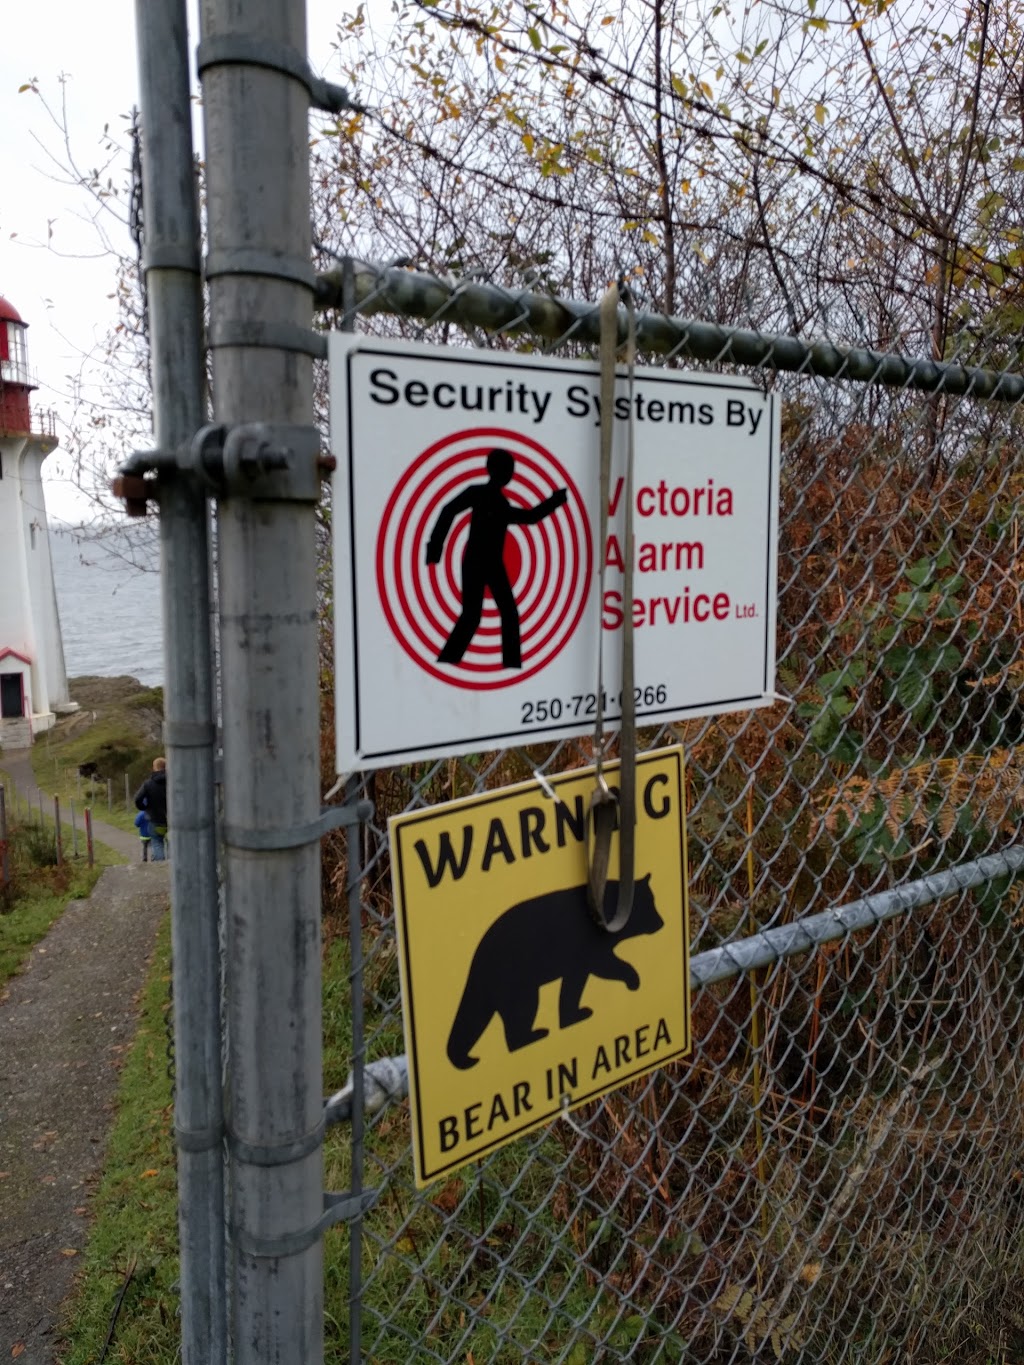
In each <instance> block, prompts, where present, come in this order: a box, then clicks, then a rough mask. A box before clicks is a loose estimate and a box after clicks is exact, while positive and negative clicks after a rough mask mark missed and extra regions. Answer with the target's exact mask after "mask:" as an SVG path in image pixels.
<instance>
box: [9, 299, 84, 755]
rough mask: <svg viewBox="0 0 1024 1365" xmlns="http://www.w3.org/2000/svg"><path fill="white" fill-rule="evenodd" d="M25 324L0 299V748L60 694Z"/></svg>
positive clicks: (51, 435) (22, 734)
mask: <svg viewBox="0 0 1024 1365" xmlns="http://www.w3.org/2000/svg"><path fill="white" fill-rule="evenodd" d="M27 331H28V327H27V324H26V323H25V322H24V321H23V319H22V318H21V316H20V314H19V313H18V311H17V309H16V308H14V307H13V306H12V305H11V304H10V303H8V302H7V300H6V299H5V298H2V297H0V748H7V749H18V748H27V747H28V746H29V745H30V744H31V743H32V739H33V736H34V735H36V734H38V733H39V732H40V731H42V730H48V729H49V728H50V726H51V725H53V724H54V722H55V720H56V718H57V716H58V715H59V714H60V713H61V712H63V711H74V710H77V707H76V706H75V705H74V703H72V701H71V698H70V696H69V694H68V680H67V674H66V672H65V669H64V645H63V642H62V640H61V633H60V618H59V617H58V615H57V594H56V592H55V590H54V585H53V563H52V560H51V558H50V533H49V527H48V525H47V521H46V505H45V503H44V501H43V480H42V470H43V461H44V460H45V459H46V457H47V455H49V454H50V453H51V451H53V450H55V449H56V446H57V438H56V434H55V424H54V419H53V415H52V413H51V414H49V415H47V416H46V417H45V418H43V417H40V416H38V414H33V412H32V409H31V406H30V404H29V394H30V393H31V392H32V390H33V389H35V388H37V387H38V386H37V385H36V384H35V382H34V381H33V377H32V372H31V370H30V369H29V364H28V349H27V346H26V340H25V337H26V332H27Z"/></svg>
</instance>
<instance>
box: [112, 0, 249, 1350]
mask: <svg viewBox="0 0 1024 1365" xmlns="http://www.w3.org/2000/svg"><path fill="white" fill-rule="evenodd" d="M135 9H136V24H137V31H138V40H137V41H138V58H139V77H140V103H141V115H142V132H143V204H144V266H145V270H146V288H147V294H148V303H149V319H150V346H151V371H152V387H153V422H154V436H155V438H156V444H157V447H158V448H159V449H161V450H168V451H170V450H175V449H177V448H179V447H180V446H182V445H183V444H185V443H187V442H189V441H191V439H192V437H193V436H194V435H195V433H196V432H197V431H198V429H199V428H200V426H201V425H202V423H203V420H204V416H205V413H204V404H203V320H202V294H201V282H200V230H199V209H198V197H197V190H196V181H195V164H194V159H193V148H192V113H191V108H192V106H191V92H190V86H189V50H188V49H189V41H188V19H187V14H186V6H185V3H184V0H158V2H157V3H154V0H136V6H135ZM159 502H160V547H161V585H162V589H163V611H164V684H165V686H164V708H165V725H164V740H165V747H166V754H167V769H168V779H169V780H168V807H169V809H168V824H169V826H170V829H171V830H172V831H173V837H174V857H173V858H172V859H171V907H172V908H171V935H172V951H173V961H174V979H173V998H174V1048H175V1099H174V1103H175V1109H174V1119H175V1135H176V1140H177V1144H178V1194H179V1208H178V1222H179V1234H180V1244H181V1300H182V1360H183V1362H184V1365H221V1362H224V1361H226V1360H227V1354H228V1345H227V1307H226V1298H227V1294H226V1286H225V1270H226V1266H225V1257H224V1218H225V1206H224V1167H223V1091H222V1057H221V1033H220V946H219V945H220V941H219V932H218V918H219V899H218V879H217V841H216V806H215V799H214V746H215V741H216V729H215V725H214V710H213V695H214V689H213V663H212V643H211V638H210V618H209V593H210V583H209V537H208V512H207V505H206V497H205V494H204V493H203V491H202V490H201V489H200V488H199V487H197V483H196V479H195V476H194V475H190V474H185V473H181V472H178V471H176V470H170V471H167V470H165V471H164V472H162V473H161V476H160V481H159ZM125 804H126V805H129V804H130V792H129V787H128V777H127V774H126V775H125Z"/></svg>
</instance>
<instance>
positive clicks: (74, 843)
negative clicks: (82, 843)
mask: <svg viewBox="0 0 1024 1365" xmlns="http://www.w3.org/2000/svg"><path fill="white" fill-rule="evenodd" d="M70 805H71V856H72V858H77V857H78V826H77V825H76V824H75V803H74V801H72V802H71V803H70Z"/></svg>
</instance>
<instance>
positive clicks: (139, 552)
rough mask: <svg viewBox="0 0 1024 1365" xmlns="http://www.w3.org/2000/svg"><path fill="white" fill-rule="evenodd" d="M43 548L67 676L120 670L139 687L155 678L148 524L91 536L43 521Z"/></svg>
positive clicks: (153, 566) (157, 658)
mask: <svg viewBox="0 0 1024 1365" xmlns="http://www.w3.org/2000/svg"><path fill="white" fill-rule="evenodd" d="M129 536H130V538H129ZM50 552H51V555H52V557H53V577H54V582H55V584H56V588H57V610H58V611H59V613H60V624H61V631H62V634H63V636H64V663H65V667H66V668H67V673H68V677H69V678H75V677H81V676H82V675H83V674H95V675H97V676H99V677H102V678H114V677H118V676H119V675H122V674H127V675H129V676H130V677H133V678H138V680H139V682H141V683H145V684H146V686H147V687H155V686H159V685H160V684H162V683H163V680H164V666H163V625H162V613H161V607H160V575H159V572H158V568H159V563H160V553H159V546H158V541H157V533H156V528H155V527H150V526H149V525H145V526H141V527H139V528H135V527H132V528H131V531H130V532H129V533H127V534H126V533H123V532H117V533H116V534H112V535H104V536H101V537H97V536H95V535H94V534H92V533H91V532H84V533H83V532H79V531H71V530H68V529H66V528H61V527H54V526H51V528H50Z"/></svg>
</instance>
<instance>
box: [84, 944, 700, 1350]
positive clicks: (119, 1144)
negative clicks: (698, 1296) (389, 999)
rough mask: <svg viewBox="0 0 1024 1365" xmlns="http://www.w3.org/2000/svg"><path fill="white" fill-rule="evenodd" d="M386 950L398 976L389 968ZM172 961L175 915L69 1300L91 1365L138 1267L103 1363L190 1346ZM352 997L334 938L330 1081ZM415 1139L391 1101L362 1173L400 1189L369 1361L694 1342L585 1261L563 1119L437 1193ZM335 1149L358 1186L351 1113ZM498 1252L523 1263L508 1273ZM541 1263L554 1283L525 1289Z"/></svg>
mask: <svg viewBox="0 0 1024 1365" xmlns="http://www.w3.org/2000/svg"><path fill="white" fill-rule="evenodd" d="M390 956H391V958H392V961H391V962H390V963H389V964H388V966H387V967H386V968H385V970H386V971H390V969H391V968H392V967H393V966H394V962H393V955H390ZM168 962H169V948H168V927H167V926H165V927H164V930H163V932H162V934H161V938H160V943H159V947H158V950H157V955H156V959H155V962H154V967H153V969H152V971H151V973H150V977H149V982H148V985H147V987H146V991H145V997H144V1004H143V1014H142V1021H141V1025H140V1028H139V1033H138V1037H137V1040H136V1043H135V1045H134V1047H133V1049H132V1052H131V1054H130V1056H129V1058H128V1060H127V1063H126V1065H125V1070H124V1075H123V1079H122V1085H121V1093H120V1100H119V1109H118V1117H117V1121H116V1126H115V1130H114V1134H113V1137H112V1140H111V1143H110V1147H109V1150H108V1155H107V1162H106V1167H105V1171H104V1176H103V1180H102V1184H101V1186H100V1189H99V1191H98V1193H97V1196H96V1199H95V1203H94V1206H93V1207H94V1215H95V1222H94V1225H93V1230H92V1234H91V1236H90V1241H89V1245H88V1248H87V1250H86V1254H85V1257H84V1261H83V1266H82V1271H81V1274H80V1279H79V1288H78V1292H77V1296H76V1297H75V1298H74V1299H73V1300H72V1301H71V1302H70V1304H69V1305H68V1307H67V1310H66V1315H65V1323H64V1332H65V1348H64V1352H63V1354H61V1355H60V1357H59V1359H60V1363H61V1365H94V1363H95V1361H96V1359H97V1357H98V1354H99V1352H100V1351H101V1350H102V1347H103V1344H104V1341H105V1340H106V1336H107V1332H108V1330H109V1327H110V1321H111V1315H112V1313H113V1311H114V1307H115V1304H116V1302H117V1299H118V1296H119V1294H120V1292H121V1290H122V1288H124V1286H125V1281H126V1277H128V1276H129V1275H130V1279H129V1282H128V1287H127V1289H126V1291H125V1296H124V1302H123V1304H122V1306H121V1309H120V1312H119V1314H118V1318H117V1323H116V1328H115V1331H114V1336H113V1347H112V1350H111V1352H110V1353H109V1354H108V1359H111V1360H121V1361H126V1362H127V1361H130V1362H132V1365H171V1362H173V1361H174V1360H176V1359H177V1352H178V1349H179V1332H180V1326H179V1319H178V1316H177V1311H178V1297H177V1288H176V1285H175V1280H176V1276H177V1273H178V1267H177V1256H176V1247H177V1230H176V1214H175V1187H174V1172H173V1161H172V1153H171V1136H170V1124H171V1117H172V1112H171V1103H170V1093H169V1082H168V1079H167V1075H166V1058H165V1054H164V1046H165V1034H164V1011H165V1007H166V1001H167V979H168ZM370 984H371V983H369V982H368V985H370ZM382 988H383V996H382V995H381V994H379V993H378V992H380V991H381V990H382ZM387 994H388V991H387V988H386V986H385V983H384V982H383V981H382V980H379V979H378V980H375V981H373V983H372V989H371V991H370V992H369V993H368V998H367V1007H368V1024H369V1032H370V1033H371V1035H372V1036H373V1053H374V1055H377V1056H379V1055H383V1054H384V1053H387V1052H392V1053H394V1052H401V1051H402V1050H403V1048H402V1038H401V1027H400V1022H399V1020H398V1018H397V1015H396V1014H395V1013H394V1012H393V1011H390V1012H388V1013H387V1014H383V1013H381V1012H380V1011H379V1010H377V1009H375V1008H374V1002H375V1000H376V1001H377V1002H379V1001H380V1000H381V999H382V998H383V997H384V996H386V995H387ZM349 998H350V997H349V983H348V952H347V943H346V942H345V941H344V940H343V939H336V940H335V941H334V942H333V944H332V945H331V947H330V949H329V950H328V951H327V953H326V954H325V959H324V1035H325V1040H326V1046H325V1058H324V1060H325V1076H326V1082H327V1089H331V1088H332V1087H335V1086H338V1085H341V1084H342V1083H343V1082H344V1079H345V1074H346V1071H347V1067H348V1062H349V1058H350V1056H351V1037H350V1033H349V1019H350V1007H349ZM571 1136H572V1135H571V1134H570V1138H571ZM409 1141H410V1135H409V1115H408V1112H407V1109H406V1107H405V1106H404V1105H402V1106H397V1107H394V1108H392V1109H390V1110H387V1111H385V1113H384V1114H383V1115H382V1116H381V1118H380V1120H379V1121H378V1122H376V1123H374V1124H373V1125H372V1127H371V1129H370V1131H369V1133H368V1135H367V1164H366V1183H367V1184H368V1185H371V1186H372V1185H386V1186H387V1191H386V1194H385V1196H384V1197H383V1198H382V1199H381V1200H380V1201H379V1202H378V1204H377V1205H376V1206H375V1207H374V1208H373V1210H372V1211H371V1212H370V1213H369V1214H368V1216H367V1218H366V1221H365V1227H364V1236H363V1247H362V1251H363V1264H362V1271H361V1273H362V1281H363V1304H364V1307H363V1354H362V1359H363V1360H364V1361H365V1362H367V1363H368V1365H405V1362H407V1361H409V1360H412V1359H416V1358H417V1356H416V1352H417V1350H418V1345H417V1343H418V1344H420V1345H422V1347H423V1349H424V1353H425V1354H426V1353H427V1352H428V1351H429V1353H430V1355H431V1359H433V1358H435V1354H436V1358H438V1359H443V1360H448V1359H450V1360H460V1361H461V1360H466V1361H475V1362H477V1365H483V1362H487V1365H523V1363H524V1362H529V1365H540V1362H545V1361H548V1360H556V1359H558V1360H562V1361H565V1362H566V1365H589V1362H590V1361H592V1360H594V1359H596V1358H597V1357H598V1355H599V1353H600V1349H601V1345H600V1344H601V1343H602V1342H603V1343H604V1349H605V1350H606V1351H607V1350H611V1351H613V1352H618V1351H621V1352H622V1353H623V1354H625V1353H626V1352H627V1351H628V1350H633V1351H634V1352H636V1351H637V1350H639V1354H637V1355H636V1359H638V1360H642V1361H644V1362H645V1365H649V1363H651V1362H654V1361H658V1362H660V1365H667V1363H668V1362H669V1361H673V1360H679V1359H681V1358H682V1355H681V1352H683V1351H684V1350H685V1343H684V1342H682V1341H681V1340H680V1339H679V1338H678V1337H675V1336H674V1335H672V1334H666V1335H662V1334H661V1333H659V1332H657V1331H656V1328H655V1325H654V1324H652V1323H651V1322H649V1321H647V1320H646V1319H641V1318H639V1317H635V1316H634V1317H626V1318H622V1316H621V1314H620V1313H617V1312H616V1307H615V1303H616V1300H615V1296H612V1295H609V1294H608V1293H607V1291H606V1288H605V1286H604V1285H603V1284H602V1282H601V1278H600V1277H597V1276H594V1275H593V1274H586V1273H584V1271H583V1270H582V1269H581V1265H580V1254H579V1247H578V1246H577V1244H576V1240H575V1239H574V1235H573V1232H572V1229H571V1227H570V1223H571V1221H572V1220H571V1219H567V1218H566V1211H565V1209H564V1208H560V1207H558V1205H557V1204H556V1203H555V1202H554V1201H553V1200H552V1197H551V1196H552V1172H553V1170H556V1169H557V1168H559V1167H560V1166H562V1165H564V1163H565V1161H566V1147H565V1142H564V1139H563V1136H562V1134H560V1133H559V1132H558V1131H557V1130H554V1131H551V1132H549V1133H547V1134H540V1135H535V1136H534V1137H533V1138H531V1139H528V1140H527V1141H526V1144H524V1143H517V1144H514V1145H512V1146H511V1147H509V1148H507V1149H505V1150H504V1152H502V1153H499V1154H497V1156H496V1157H495V1158H493V1159H491V1160H490V1161H488V1162H487V1163H486V1164H485V1165H484V1166H483V1167H482V1168H479V1169H474V1170H471V1171H469V1172H465V1173H463V1174H461V1175H459V1176H457V1177H455V1178H453V1179H451V1180H449V1181H447V1182H445V1183H444V1184H439V1185H436V1186H434V1187H432V1188H431V1189H430V1190H428V1191H425V1192H417V1191H415V1190H414V1189H413V1187H412V1166H411V1158H410V1148H409ZM527 1147H528V1148H529V1150H528V1151H527ZM324 1156H325V1177H326V1187H327V1188H328V1189H331V1190H343V1189H345V1188H346V1187H347V1185H348V1181H349V1170H350V1161H349V1132H348V1128H347V1126H345V1125H342V1126H341V1127H339V1128H336V1129H332V1130H330V1132H329V1135H328V1139H327V1142H326V1145H325V1152H324ZM527 1158H529V1159H527ZM348 1247H349V1237H348V1233H347V1230H346V1228H345V1227H344V1226H339V1227H337V1228H334V1229H332V1230H331V1231H329V1232H328V1233H327V1234H326V1237H325V1239H324V1310H325V1321H324V1332H325V1354H324V1358H325V1362H326V1365H343V1363H344V1362H346V1361H348V1359H349V1355H348V1330H349V1328H348V1276H349V1261H348ZM503 1263H504V1264H505V1265H506V1267H510V1268H511V1269H510V1270H509V1269H506V1270H504V1271H503V1270H502V1264H503ZM538 1275H541V1276H542V1277H543V1285H544V1294H543V1295H539V1294H536V1293H531V1292H530V1291H529V1286H530V1284H531V1283H532V1282H535V1281H536V1277H537V1276H538ZM648 1333H653V1335H652V1336H648ZM608 1358H614V1356H612V1357H608Z"/></svg>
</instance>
